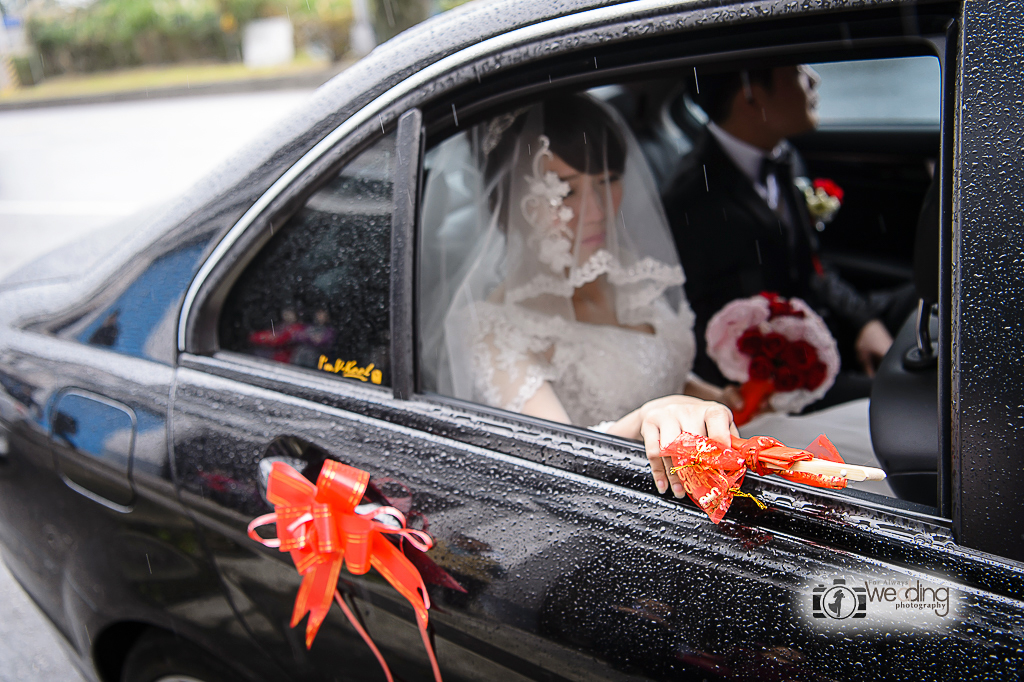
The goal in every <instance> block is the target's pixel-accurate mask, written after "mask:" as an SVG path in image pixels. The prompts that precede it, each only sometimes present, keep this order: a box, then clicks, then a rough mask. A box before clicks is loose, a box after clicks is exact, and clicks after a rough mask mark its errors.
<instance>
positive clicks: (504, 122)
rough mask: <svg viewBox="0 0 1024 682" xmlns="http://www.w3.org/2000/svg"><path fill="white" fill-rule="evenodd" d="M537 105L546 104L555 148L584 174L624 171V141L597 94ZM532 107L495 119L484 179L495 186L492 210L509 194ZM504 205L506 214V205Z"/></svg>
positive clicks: (546, 125) (546, 130)
mask: <svg viewBox="0 0 1024 682" xmlns="http://www.w3.org/2000/svg"><path fill="white" fill-rule="evenodd" d="M538 106H540V107H543V114H542V130H543V131H544V135H545V136H546V137H547V138H548V141H549V142H550V144H551V146H550V150H551V152H552V153H554V154H555V155H557V156H558V157H559V158H561V159H562V160H563V161H565V162H566V163H567V164H569V165H570V166H572V167H573V168H574V169H576V170H577V171H579V172H581V173H587V174H599V173H604V172H605V171H606V170H607V171H608V172H609V173H622V172H623V170H624V169H625V167H626V143H625V140H624V139H623V138H622V133H621V132H620V131H619V128H618V125H616V123H615V122H614V121H612V119H611V118H610V117H609V116H608V112H607V111H605V110H604V109H603V108H602V107H601V106H600V105H599V104H597V103H596V102H595V101H594V100H593V99H591V98H589V97H586V96H584V95H556V96H554V97H548V98H547V99H545V100H544V101H543V102H541V103H540V104H539V105H538ZM531 109H532V108H530V109H521V110H519V111H517V112H515V113H512V114H505V115H503V116H499V117H497V118H495V119H492V121H491V123H490V126H489V128H490V131H494V133H495V134H496V136H498V139H495V140H492V142H491V144H492V145H493V148H492V149H491V150H490V151H489V152H488V154H487V160H486V166H485V168H484V181H485V183H486V185H487V186H488V187H489V188H491V191H490V203H491V208H492V210H493V209H495V208H498V204H499V203H500V201H501V197H502V196H503V194H504V189H505V188H504V187H503V185H504V184H505V182H504V180H507V177H505V176H506V175H507V174H508V172H509V171H510V170H511V168H510V166H511V165H512V164H511V161H512V159H513V158H514V156H515V153H516V147H517V143H518V142H519V138H520V135H522V133H523V127H524V126H525V123H526V119H527V112H528V111H530V110H531ZM502 128H504V130H502ZM490 131H489V134H490ZM502 209H503V210H502V213H504V207H502Z"/></svg>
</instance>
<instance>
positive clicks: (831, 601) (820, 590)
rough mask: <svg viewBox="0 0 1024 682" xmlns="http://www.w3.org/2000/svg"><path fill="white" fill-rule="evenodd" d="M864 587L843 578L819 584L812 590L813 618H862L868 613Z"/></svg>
mask: <svg viewBox="0 0 1024 682" xmlns="http://www.w3.org/2000/svg"><path fill="white" fill-rule="evenodd" d="M867 592H868V590H867V588H866V587H855V586H852V585H847V584H846V579H845V578H833V579H832V584H831V585H823V584H819V585H818V586H817V587H815V588H814V591H813V602H812V614H813V615H814V617H815V618H831V619H833V620H845V619H846V618H864V617H865V616H867V613H868V595H867Z"/></svg>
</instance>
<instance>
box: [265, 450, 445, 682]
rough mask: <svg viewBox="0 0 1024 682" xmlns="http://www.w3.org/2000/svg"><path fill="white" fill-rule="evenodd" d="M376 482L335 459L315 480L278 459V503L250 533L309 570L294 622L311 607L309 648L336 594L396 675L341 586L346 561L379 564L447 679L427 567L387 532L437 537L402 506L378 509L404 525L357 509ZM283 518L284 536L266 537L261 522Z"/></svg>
mask: <svg viewBox="0 0 1024 682" xmlns="http://www.w3.org/2000/svg"><path fill="white" fill-rule="evenodd" d="M369 482H370V474H369V473H367V472H365V471H361V470H359V469H355V468H353V467H350V466H346V465H344V464H341V463H339V462H335V461H332V460H327V461H325V462H324V464H323V467H322V468H321V469H320V476H319V477H318V478H317V482H316V485H315V486H314V485H313V484H312V483H310V482H309V481H308V480H306V478H305V477H303V476H302V474H300V473H299V472H298V471H296V470H295V469H294V468H293V467H291V466H289V465H287V464H285V463H284V462H274V464H273V466H272V468H271V471H270V479H269V481H268V482H267V500H269V501H270V503H271V504H273V505H274V513H272V514H265V515H263V516H260V517H259V518H256V519H253V520H252V522H251V523H249V537H251V538H252V539H253V540H255V541H256V542H259V543H260V544H262V545H265V546H267V547H276V548H278V549H280V551H282V552H290V553H291V555H292V561H294V562H295V568H296V569H297V570H298V572H299V574H301V575H302V584H301V585H300V586H299V592H298V594H297V595H296V597H295V608H294V610H293V611H292V621H291V626H292V627H295V626H296V625H298V623H299V621H301V620H302V618H303V616H305V615H306V613H307V612H308V613H309V620H308V621H307V622H306V648H307V649H308V648H309V647H311V646H312V645H313V638H314V637H316V633H317V631H318V630H319V629H320V625H321V624H323V622H324V619H325V618H327V613H328V611H330V608H331V601H332V600H333V601H335V602H336V603H337V604H338V606H339V607H341V610H342V611H343V612H344V613H345V616H346V617H348V620H349V622H350V623H352V626H353V627H354V628H355V629H356V631H357V632H359V634H360V636H361V637H362V638H363V640H364V641H365V642H366V644H367V645H368V646H369V647H370V649H371V650H372V651H373V654H374V656H376V657H377V661H378V662H379V663H380V665H381V668H383V669H384V674H385V676H386V677H387V679H388V682H392V677H391V671H390V669H388V666H387V663H385V661H384V657H383V656H382V655H381V653H380V651H379V650H378V649H377V647H376V646H375V645H374V643H373V640H372V639H370V636H369V634H367V632H366V631H365V630H364V629H363V627H362V626H361V625H360V624H359V621H358V620H356V618H355V616H354V615H353V614H352V612H351V611H350V610H349V608H348V606H347V605H346V604H345V601H344V600H343V599H342V598H341V594H340V593H339V592H338V574H339V573H340V572H341V566H342V563H344V564H345V565H346V566H347V567H348V571H349V573H351V574H352V575H363V574H364V573H366V572H368V571H369V570H370V567H371V566H372V567H374V568H376V569H377V571H378V572H380V574H381V575H383V576H384V578H385V579H386V580H387V581H388V582H389V583H391V586H392V587H394V588H395V589H396V590H398V592H399V593H400V594H401V595H402V596H403V597H405V598H406V599H407V600H409V603H410V604H412V607H413V610H414V611H415V612H416V624H417V626H418V627H419V630H420V637H421V638H422V639H423V645H424V647H426V650H427V656H428V657H429V658H430V665H431V668H432V669H433V671H434V679H435V680H436V682H441V671H440V669H439V668H438V665H437V658H436V656H435V655H434V648H433V647H432V646H431V644H430V637H429V635H428V634H427V622H428V618H427V609H429V608H430V597H429V596H428V595H427V588H426V586H425V585H424V584H423V578H422V577H421V576H420V573H419V571H417V570H416V568H415V567H414V566H413V565H412V563H411V562H410V561H409V559H407V558H406V556H405V555H404V554H403V553H402V552H401V550H399V549H398V548H397V547H395V546H394V545H393V544H391V542H389V541H388V540H387V539H386V538H385V537H384V535H386V534H390V535H398V536H399V537H401V538H404V539H406V540H408V541H409V542H410V544H412V545H413V546H414V547H416V549H419V550H420V551H422V552H426V551H427V550H428V549H430V547H431V546H432V545H433V540H432V539H431V538H430V536H429V535H427V534H426V533H424V532H423V531H420V530H416V529H414V528H406V527H405V524H406V521H405V515H404V514H402V512H400V511H399V510H397V509H395V508H394V507H380V508H378V509H375V510H374V511H373V512H372V515H373V516H374V517H375V516H379V515H382V514H387V515H389V516H393V517H395V518H397V519H398V520H399V523H400V524H401V527H399V528H394V527H392V526H388V525H385V524H383V523H381V522H379V521H376V520H374V518H372V517H371V516H370V515H361V514H357V513H356V511H355V508H356V505H357V504H359V501H360V500H361V499H362V497H363V493H364V492H365V491H366V487H367V485H368V484H369ZM275 522H276V524H277V538H276V539H267V538H262V537H260V536H259V535H258V534H257V533H256V529H257V528H259V527H260V526H263V525H267V524H269V523H275Z"/></svg>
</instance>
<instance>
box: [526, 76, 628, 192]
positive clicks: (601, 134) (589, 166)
mask: <svg viewBox="0 0 1024 682" xmlns="http://www.w3.org/2000/svg"><path fill="white" fill-rule="evenodd" d="M544 134H545V135H547V136H548V139H549V140H551V151H552V152H554V153H555V154H557V155H558V156H559V157H561V159H562V160H563V161H565V162H566V163H567V164H569V165H570V166H572V167H573V168H575V169H576V170H578V171H580V172H581V173H589V174H592V175H596V174H599V173H604V172H605V169H607V170H608V172H610V173H622V171H623V170H624V169H625V167H626V144H625V141H624V140H623V138H622V132H621V131H620V130H619V125H618V124H617V123H616V122H615V121H613V120H612V119H611V117H610V116H609V115H608V113H607V112H606V111H605V110H604V109H603V108H601V106H600V105H599V104H597V103H596V102H595V101H594V100H592V99H590V98H589V97H585V96H582V95H567V96H566V95H560V96H556V97H549V98H548V99H546V100H544Z"/></svg>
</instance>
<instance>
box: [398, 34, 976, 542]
mask: <svg viewBox="0 0 1024 682" xmlns="http://www.w3.org/2000/svg"><path fill="white" fill-rule="evenodd" d="M823 21H828V19H827V18H823ZM951 31H953V28H952V27H949V29H948V30H947V36H940V35H938V34H934V37H936V38H946V40H947V43H942V44H936V42H935V41H933V40H930V39H928V38H923V37H911V38H906V37H903V38H898V39H893V38H887V39H870V38H868V39H863V40H860V41H848V40H833V41H818V42H816V43H811V44H809V45H804V44H800V45H777V46H773V47H769V48H755V49H737V50H729V51H724V52H715V53H710V54H701V55H692V56H691V55H688V56H681V57H676V58H672V59H665V60H661V61H657V62H648V63H641V64H639V65H629V66H622V67H617V68H610V69H597V70H599V71H601V73H600V74H595V73H593V72H589V73H586V72H584V73H579V74H570V75H565V76H563V77H561V78H559V79H555V78H551V79H550V80H548V81H547V82H543V81H541V82H535V83H526V84H523V85H520V86H519V87H517V88H515V89H512V90H509V91H506V92H503V93H499V94H497V95H493V96H490V97H486V98H481V99H480V100H478V101H476V102H466V101H461V102H459V103H456V102H455V101H452V98H450V97H449V98H444V97H438V98H437V100H436V101H435V102H432V103H423V104H422V105H421V106H422V109H423V110H424V119H425V121H424V129H425V134H424V137H425V139H424V140H423V145H424V150H427V149H431V148H433V147H434V146H436V145H437V144H438V143H440V142H441V141H443V140H444V139H447V138H448V136H450V135H451V134H455V133H456V132H457V131H458V129H459V128H463V127H466V126H468V125H473V124H475V123H477V122H479V120H482V119H484V118H486V117H487V116H488V115H492V114H494V113H498V112H500V111H503V110H509V109H510V108H514V107H516V106H521V105H522V104H524V103H527V102H529V101H535V100H537V99H539V98H540V97H541V95H542V93H545V92H555V91H565V90H568V89H572V90H578V89H582V88H586V87H595V86H598V85H603V84H610V83H614V82H620V81H621V80H624V79H625V78H627V77H629V76H633V75H636V74H637V73H642V74H643V75H644V77H645V78H655V77H657V76H658V75H659V73H663V72H665V71H669V70H675V71H678V70H680V69H683V68H690V67H694V66H700V65H702V64H707V63H714V64H716V65H718V64H722V63H724V62H728V61H731V60H735V61H737V62H740V61H743V60H746V59H750V58H751V57H752V56H761V55H764V56H766V57H768V58H775V59H780V60H782V59H785V58H790V59H791V58H792V57H793V56H794V55H797V54H800V55H807V56H811V55H823V56H826V57H832V58H834V57H836V56H837V55H838V54H839V53H840V50H845V51H846V54H845V55H844V57H843V59H844V60H846V59H850V58H852V57H851V55H850V50H851V42H853V43H855V44H856V48H858V49H859V50H862V52H860V53H859V58H865V59H866V58H870V56H874V55H884V56H911V55H927V56H932V57H935V58H936V59H937V60H938V61H939V66H940V74H941V75H940V77H941V78H942V84H943V90H942V102H941V107H942V114H941V115H940V124H939V133H940V159H942V160H943V164H942V169H943V170H945V155H946V154H947V153H949V151H950V149H951V148H952V146H953V145H952V137H947V136H946V128H945V121H946V118H945V112H946V110H947V109H948V108H949V107H950V106H951V105H954V106H955V104H953V103H955V94H956V92H955V90H948V88H947V81H948V80H949V76H950V73H949V70H948V67H949V63H950V58H951V54H952V53H953V52H955V50H954V51H950V50H949V49H944V48H945V46H946V44H948V34H949V33H950V32H951ZM610 49H614V47H612V48H610ZM832 60H833V61H839V60H836V59H832ZM822 61H829V59H823V60H822ZM953 64H955V61H954V62H953ZM952 76H953V77H954V79H955V71H954V72H953V73H952ZM613 79H620V80H613ZM436 112H440V113H436ZM449 112H456V113H451V114H449ZM449 116H450V117H451V120H450V122H448V121H446V119H448V118H449ZM445 131H447V132H445ZM421 164H422V161H421ZM949 177H950V176H949V174H948V173H947V175H946V176H945V177H944V179H943V180H942V182H943V183H944V184H945V183H947V182H948V180H949ZM423 182H424V178H423V176H422V173H421V176H420V185H421V186H422V183H423ZM421 189H422V187H421ZM421 196H422V194H421ZM944 206H948V204H944ZM421 208H422V207H421V206H419V205H417V235H418V234H419V212H420V209H421ZM947 213H948V212H947ZM947 224H948V222H947V223H944V225H947ZM946 233H948V229H946V228H945V227H943V228H942V231H941V232H940V239H945V238H946ZM944 262H948V261H944ZM940 270H941V268H940ZM940 309H941V303H940ZM945 319H946V321H947V322H948V321H949V317H946V318H945ZM941 326H942V318H940V328H941ZM947 335H948V334H947ZM941 342H942V339H941V338H940V343H941ZM947 342H948V339H947ZM941 369H942V368H941V366H940V374H941ZM415 385H416V389H417V392H419V390H420V386H419V376H418V375H417V376H416V384H415ZM420 394H421V395H423V396H424V397H428V398H429V399H431V400H435V401H438V402H441V403H445V404H449V405H458V406H460V407H461V408H463V409H467V410H470V411H475V412H478V413H479V414H481V415H488V416H498V415H503V416H506V417H509V416H510V417H511V418H513V419H521V420H522V421H523V422H524V424H530V425H531V426H532V427H533V426H539V427H541V428H544V429H547V430H549V431H557V432H562V433H565V434H566V435H568V434H573V435H574V436H576V437H580V436H586V437H588V438H594V439H597V440H601V441H603V442H606V443H608V444H609V445H612V444H618V445H620V446H621V445H627V447H628V444H627V442H625V441H624V440H623V439H619V438H615V437H612V436H605V435H604V434H598V433H595V432H592V431H588V430H587V429H585V428H581V427H576V426H572V425H565V424H559V423H556V422H549V421H547V420H543V419H537V418H533V417H528V416H526V415H520V414H515V413H508V412H506V411H504V410H500V409H498V408H493V407H490V406H486V405H481V404H478V403H474V402H471V401H466V400H461V399H456V398H452V397H450V396H443V395H438V394H434V393H420ZM941 397H942V394H941V388H940V401H941ZM937 410H939V411H940V429H941V428H942V422H941V411H942V405H941V404H940V405H939V406H937ZM947 433H948V432H947ZM946 440H948V437H947V439H946ZM943 442H944V439H943V437H942V434H941V433H940V446H941V445H942V443H943ZM637 450H638V451H639V452H642V448H640V447H637ZM944 463H945V460H944V459H943V457H942V455H941V451H940V458H939V464H940V467H942V466H944ZM938 478H939V480H940V486H941V487H940V490H943V491H946V490H948V488H949V481H950V480H951V478H952V476H951V471H950V467H949V465H948V464H945V466H944V469H940V470H939V476H938ZM786 484H787V485H792V486H793V487H794V488H800V487H804V486H799V485H798V484H791V483H789V482H786ZM818 492H821V491H818ZM830 495H831V494H830ZM841 495H842V496H843V497H849V498H853V499H855V500H856V502H857V503H858V504H867V505H869V506H871V507H872V508H875V509H885V510H888V511H892V512H894V513H896V514H900V515H908V516H911V517H914V518H927V519H929V520H930V521H933V522H936V523H938V524H939V525H942V526H945V527H951V525H952V523H953V519H952V518H951V515H950V513H949V509H950V508H949V506H948V505H944V506H940V507H938V508H932V507H927V506H925V505H919V504H916V503H913V502H908V501H906V500H901V499H899V498H886V497H883V496H880V495H873V494H871V493H863V494H861V493H860V492H859V491H844V492H843V493H842V494H841ZM940 500H941V498H940ZM936 511H938V514H936ZM943 512H945V514H943Z"/></svg>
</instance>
